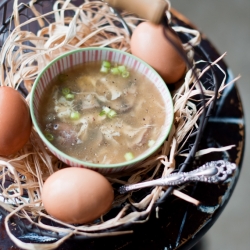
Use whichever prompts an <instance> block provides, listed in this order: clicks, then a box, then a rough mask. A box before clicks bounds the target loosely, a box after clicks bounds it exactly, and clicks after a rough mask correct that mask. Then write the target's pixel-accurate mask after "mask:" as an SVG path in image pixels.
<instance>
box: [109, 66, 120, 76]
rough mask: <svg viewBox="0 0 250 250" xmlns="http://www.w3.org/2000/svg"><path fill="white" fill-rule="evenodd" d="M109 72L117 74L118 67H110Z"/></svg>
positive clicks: (118, 72)
mask: <svg viewBox="0 0 250 250" xmlns="http://www.w3.org/2000/svg"><path fill="white" fill-rule="evenodd" d="M110 72H111V73H112V74H113V75H119V74H120V71H119V69H118V68H111V70H110Z"/></svg>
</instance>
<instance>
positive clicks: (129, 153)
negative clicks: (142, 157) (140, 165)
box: [124, 152, 134, 161]
mask: <svg viewBox="0 0 250 250" xmlns="http://www.w3.org/2000/svg"><path fill="white" fill-rule="evenodd" d="M124 158H125V160H126V161H131V160H133V159H134V155H133V154H132V153H131V152H127V153H126V154H125V155H124Z"/></svg>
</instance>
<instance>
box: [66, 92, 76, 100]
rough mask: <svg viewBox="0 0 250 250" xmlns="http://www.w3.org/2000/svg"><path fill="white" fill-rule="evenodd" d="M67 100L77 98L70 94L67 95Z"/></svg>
mask: <svg viewBox="0 0 250 250" xmlns="http://www.w3.org/2000/svg"><path fill="white" fill-rule="evenodd" d="M65 98H66V99H67V100H73V99H74V98H75V96H74V95H73V94H71V93H69V94H67V95H65Z"/></svg>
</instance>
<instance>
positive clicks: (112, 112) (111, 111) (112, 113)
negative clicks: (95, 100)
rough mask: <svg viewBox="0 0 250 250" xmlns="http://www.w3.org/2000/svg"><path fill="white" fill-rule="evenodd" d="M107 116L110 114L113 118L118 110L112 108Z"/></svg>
mask: <svg viewBox="0 0 250 250" xmlns="http://www.w3.org/2000/svg"><path fill="white" fill-rule="evenodd" d="M107 116H108V117H109V118H113V117H115V116H116V112H115V111H114V110H113V109H111V110H110V111H109V112H108V114H107Z"/></svg>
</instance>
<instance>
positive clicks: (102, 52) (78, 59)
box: [31, 48, 173, 174]
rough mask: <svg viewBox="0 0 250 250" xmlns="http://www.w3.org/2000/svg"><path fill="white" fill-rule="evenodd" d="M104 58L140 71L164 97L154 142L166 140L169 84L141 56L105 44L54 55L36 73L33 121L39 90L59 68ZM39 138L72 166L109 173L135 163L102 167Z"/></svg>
mask: <svg viewBox="0 0 250 250" xmlns="http://www.w3.org/2000/svg"><path fill="white" fill-rule="evenodd" d="M103 60H108V61H110V62H112V63H118V64H119V65H125V66H126V67H128V68H132V69H134V70H136V71H138V72H140V73H141V74H143V75H145V76H146V77H147V78H149V79H150V81H151V82H152V83H153V84H154V85H155V86H156V87H157V88H158V90H159V92H160V93H161V96H162V98H163V100H164V104H165V107H166V119H165V123H164V125H163V128H162V132H161V134H160V136H159V137H158V140H157V141H156V142H155V145H157V144H159V143H160V144H162V142H163V140H165V138H166V137H167V135H168V133H169V131H170V128H171V126H172V122H173V104H172V97H171V95H170V93H169V91H168V88H167V87H166V84H165V82H164V81H163V80H162V78H161V77H160V76H159V75H158V74H157V73H156V71H154V70H153V69H152V68H151V67H150V66H149V65H147V64H146V63H145V62H143V61H141V60H140V59H138V58H136V57H134V56H132V55H131V54H128V53H124V52H121V51H119V50H110V49H105V48H88V49H82V50H76V51H72V52H69V53H66V54H64V55H62V56H60V57H58V58H56V59H55V60H54V61H52V62H51V63H50V64H49V65H48V66H47V67H46V68H45V69H44V70H43V72H41V74H40V75H39V76H38V78H37V80H36V82H35V85H34V87H35V89H34V93H33V95H32V97H31V100H32V102H33V103H32V105H33V107H34V117H33V116H32V118H33V119H34V118H35V119H36V121H38V119H37V117H38V107H39V102H40V99H41V96H42V93H43V91H44V90H45V89H46V87H47V86H48V85H49V84H50V82H51V81H52V79H53V78H55V77H56V76H57V75H59V74H60V73H61V72H62V71H64V70H67V69H69V68H71V67H73V66H75V65H78V64H84V63H86V62H93V61H103ZM35 127H36V129H37V130H38V132H39V134H40V136H41V135H42V133H41V132H40V131H39V126H38V127H37V126H36V123H35ZM41 138H42V139H43V140H44V142H45V143H46V145H47V146H48V148H49V149H50V151H51V152H52V153H53V154H54V155H55V156H56V157H57V158H58V159H60V160H61V161H63V162H64V163H66V164H67V165H70V166H72V167H85V168H90V169H94V170H96V171H98V172H101V173H103V174H108V173H113V172H117V171H125V170H126V169H128V168H131V167H133V166H134V165H135V164H136V163H137V162H133V161H132V162H131V163H132V164H131V163H130V162H128V163H127V162H124V163H125V165H124V166H119V167H115V166H112V165H111V166H110V167H109V166H105V167H93V166H88V163H87V162H86V163H85V162H81V161H79V160H77V159H75V160H74V159H73V158H72V157H68V156H67V155H66V154H64V153H62V152H58V151H59V150H55V149H54V146H53V145H52V144H51V143H50V142H48V141H47V140H46V139H45V138H44V137H43V136H41ZM159 146H160V145H158V147H159ZM156 149H157V148H156ZM156 149H155V150H156ZM151 150H152V148H149V149H148V150H147V151H145V152H144V153H143V154H142V155H141V156H139V157H141V158H143V159H144V158H145V157H146V155H148V153H149V152H150V151H151ZM155 150H154V151H155ZM137 158H138V157H137ZM137 158H136V159H137ZM143 159H142V160H143ZM90 165H92V164H90ZM116 165H117V164H116Z"/></svg>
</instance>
